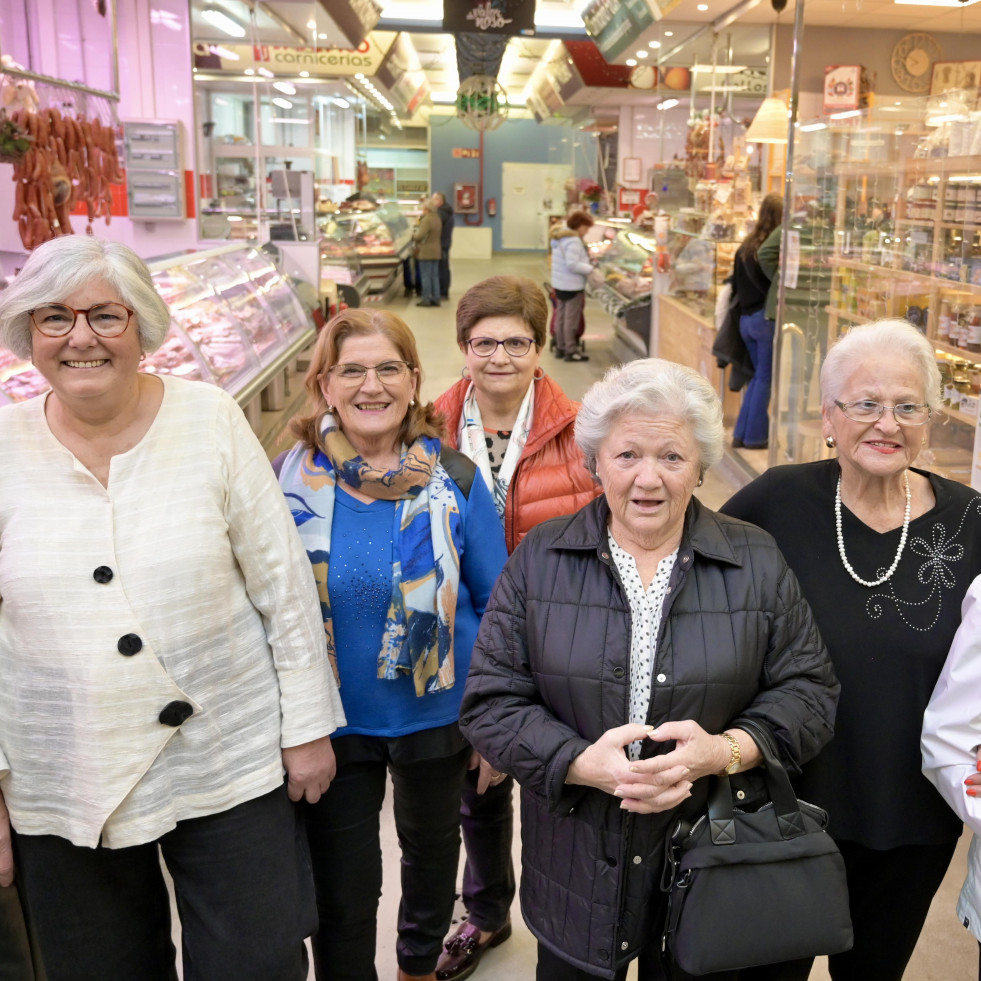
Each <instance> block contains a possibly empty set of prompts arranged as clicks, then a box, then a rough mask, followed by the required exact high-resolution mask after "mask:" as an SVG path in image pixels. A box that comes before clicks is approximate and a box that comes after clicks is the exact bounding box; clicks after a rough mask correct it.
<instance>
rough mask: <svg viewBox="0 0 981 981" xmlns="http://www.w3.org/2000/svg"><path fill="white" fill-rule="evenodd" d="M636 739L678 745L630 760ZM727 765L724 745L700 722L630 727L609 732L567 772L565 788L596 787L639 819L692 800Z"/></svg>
mask: <svg viewBox="0 0 981 981" xmlns="http://www.w3.org/2000/svg"><path fill="white" fill-rule="evenodd" d="M638 739H653V740H654V741H655V742H661V743H663V742H669V741H674V742H675V744H676V745H675V747H674V749H672V750H671V751H670V752H668V753H664V754H663V755H661V756H654V757H651V758H650V759H643V760H631V759H629V758H628V756H627V754H626V752H625V749H626V747H627V746H628V745H630V743H632V742H634V741H635V740H638ZM728 762H729V752H728V750H727V749H726V746H725V742H724V740H721V739H720V738H719V737H718V736H713V735H710V734H709V733H707V732H706V731H705V730H704V729H703V728H702V727H701V726H700V725H699V724H698V723H697V722H694V721H692V720H691V719H686V720H684V721H682V722H664V723H662V724H661V725H659V726H657V728H655V727H654V726H645V725H639V724H634V723H631V724H629V725H625V726H617V728H615V729H608V730H607V731H606V732H604V733H603V735H602V736H600V737H599V739H597V740H596V742H594V743H593V744H592V745H591V746H589V747H588V748H587V749H585V750H584V751H583V752H582V753H580V754H579V756H577V757H576V758H575V759H574V760H573V761H572V763H571V764H570V766H569V772H568V774H567V775H566V783H570V784H582V785H585V786H587V787H596V788H598V789H599V790H603V791H606V793H608V794H612V795H613V796H615V797H619V798H620V807H621V808H622V809H623V810H625V811H633V812H634V813H635V814H656V813H658V812H659V811H668V810H670V809H671V808H673V807H677V806H678V804H680V803H681V802H682V801H683V800H685V799H686V798H687V797H689V796H691V788H692V786H693V784H694V783H695V781H696V780H698V779H699V778H700V777H704V776H708V775H709V774H710V773H719V772H721V771H722V770H723V769H724V768H725V766H726V765H727V764H728Z"/></svg>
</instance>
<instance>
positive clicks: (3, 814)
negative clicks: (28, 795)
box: [0, 791, 14, 886]
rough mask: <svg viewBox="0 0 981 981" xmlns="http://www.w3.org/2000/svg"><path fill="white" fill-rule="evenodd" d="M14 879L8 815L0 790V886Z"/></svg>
mask: <svg viewBox="0 0 981 981" xmlns="http://www.w3.org/2000/svg"><path fill="white" fill-rule="evenodd" d="M13 881H14V849H13V845H11V843H10V815H9V814H8V813H7V804H6V802H5V801H4V799H3V792H2V791H0V886H9V885H10V884H11V883H12V882H13Z"/></svg>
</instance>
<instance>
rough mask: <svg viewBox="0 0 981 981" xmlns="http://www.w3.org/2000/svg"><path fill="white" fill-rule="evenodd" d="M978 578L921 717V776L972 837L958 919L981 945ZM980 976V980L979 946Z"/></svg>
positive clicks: (980, 974)
mask: <svg viewBox="0 0 981 981" xmlns="http://www.w3.org/2000/svg"><path fill="white" fill-rule="evenodd" d="M979 692H981V579H975V580H974V582H973V583H972V584H971V588H970V589H969V590H968V591H967V596H966V597H965V599H964V602H963V604H962V606H961V625H960V627H958V628H957V633H956V634H955V635H954V643H953V645H952V646H951V648H950V654H949V655H948V657H947V663H946V664H945V665H944V669H943V671H942V672H941V674H940V680H939V681H938V682H937V687H936V688H935V689H934V691H933V695H932V697H931V698H930V704H929V705H928V706H927V710H926V714H925V716H924V718H923V739H922V743H921V748H922V750H923V773H924V775H925V776H926V778H927V779H928V780H929V781H930V782H931V783H932V784H933V785H934V786H935V787H936V788H937V790H939V791H940V793H941V794H942V795H943V798H944V800H946V801H947V803H948V804H949V805H950V806H951V808H953V810H954V813H955V814H956V815H957V816H958V817H959V818H960V820H962V821H963V822H964V823H965V824H966V825H967V826H968V828H970V829H971V831H973V832H974V837H973V839H972V841H971V848H970V851H969V852H968V858H967V877H966V879H965V880H964V886H963V888H962V889H961V894H960V896H959V897H958V900H957V918H958V919H959V920H960V921H961V923H963V924H964V926H965V927H967V928H968V930H970V931H971V933H972V934H973V935H974V936H975V937H976V938H977V939H978V941H979V943H981V796H979V795H981V773H979V772H978V770H979V764H981V760H979V756H978V747H979V746H981V713H979V711H978V693H979ZM978 977H979V979H981V947H979V969H978Z"/></svg>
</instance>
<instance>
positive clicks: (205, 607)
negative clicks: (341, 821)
mask: <svg viewBox="0 0 981 981" xmlns="http://www.w3.org/2000/svg"><path fill="white" fill-rule="evenodd" d="M163 382H164V385H165V392H164V398H163V402H162V404H161V407H160V410H159V412H158V414H157V417H156V419H155V420H154V422H153V424H152V425H151V426H150V428H149V430H148V431H147V433H146V435H145V436H144V437H143V439H142V440H141V441H140V443H139V444H137V446H135V447H134V448H133V449H132V450H130V451H129V452H127V453H123V454H120V455H118V456H115V457H113V459H112V465H111V469H110V473H109V482H108V483H109V486H108V488H104V487H103V486H102V485H101V484H100V483H99V482H98V481H97V480H96V479H95V478H94V477H93V476H92V475H91V474H90V473H89V471H88V470H87V469H86V468H85V467H84V466H82V464H81V463H79V462H78V461H77V460H76V459H75V457H74V456H73V455H72V453H71V452H70V451H69V450H67V449H66V448H65V447H64V446H63V445H62V444H61V443H59V442H58V441H57V440H56V439H55V438H54V436H53V435H52V433H51V431H50V430H49V428H48V425H47V423H46V421H45V416H44V401H45V396H39V397H38V398H36V399H32V400H31V401H29V402H25V403H21V404H19V405H13V406H7V407H5V408H2V409H0V790H2V791H3V794H4V797H5V799H6V803H7V806H8V808H9V809H10V815H11V822H12V824H13V826H14V828H15V829H16V830H17V831H18V832H20V833H21V834H55V835H59V836H61V837H64V838H67V839H69V840H70V841H72V842H74V843H75V844H77V845H87V846H91V847H94V846H95V845H96V844H98V843H99V842H100V841H101V842H102V844H104V845H105V846H107V847H110V848H123V847H126V846H129V845H135V844H139V843H141V842H147V841H152V840H154V839H156V838H159V837H160V836H161V835H162V834H163V833H164V832H166V831H168V830H169V829H171V828H173V827H174V825H175V824H176V822H178V821H181V820H184V819H186V818H192V817H199V816H202V815H207V814H213V813H218V812H220V811H224V810H227V809H228V808H231V807H234V806H235V805H236V804H240V803H242V802H243V801H246V800H250V799H253V798H255V797H258V796H261V795H262V794H264V793H267V792H268V791H270V790H273V789H274V788H275V787H277V786H279V785H280V784H281V783H282V780H283V768H282V761H281V755H280V753H281V747H283V746H295V745H299V744H301V743H305V742H308V741H310V740H313V739H317V738H319V737H321V736H325V735H328V734H329V733H331V732H333V731H334V729H335V728H337V727H338V726H340V725H343V724H344V715H343V711H342V709H341V704H340V699H339V696H338V692H337V688H336V685H335V683H334V679H333V676H332V674H331V671H330V667H329V664H328V661H327V654H326V646H325V638H324V629H323V622H322V620H321V618H320V607H319V602H318V599H317V594H316V588H315V586H314V581H313V574H312V572H311V569H310V562H309V560H308V559H307V556H306V553H305V551H304V550H303V547H302V545H301V544H300V540H299V537H298V535H297V533H296V529H295V527H294V524H293V521H292V519H291V517H290V514H289V511H288V509H287V506H286V503H285V500H284V498H283V495H282V493H281V491H280V489H279V487H278V485H277V483H276V479H275V476H274V475H273V472H272V468H271V467H270V465H269V462H268V460H267V459H266V457H265V454H264V453H263V451H262V448H261V446H260V445H259V443H258V441H257V440H256V438H255V436H254V435H253V433H252V431H251V429H250V428H249V425H248V423H247V422H246V420H245V417H244V416H243V415H242V412H241V411H240V410H239V408H238V406H237V405H236V404H235V402H234V401H233V400H232V398H231V397H230V396H228V395H227V394H225V393H224V392H222V391H220V390H219V389H217V388H215V387H213V386H211V385H207V384H203V383H200V382H189V381H183V380H180V379H174V378H167V377H165V378H163Z"/></svg>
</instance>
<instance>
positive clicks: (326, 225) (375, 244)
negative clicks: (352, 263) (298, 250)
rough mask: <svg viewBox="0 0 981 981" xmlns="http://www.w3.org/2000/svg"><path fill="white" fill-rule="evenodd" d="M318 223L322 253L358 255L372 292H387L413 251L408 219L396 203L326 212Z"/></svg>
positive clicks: (369, 290)
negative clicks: (362, 208)
mask: <svg viewBox="0 0 981 981" xmlns="http://www.w3.org/2000/svg"><path fill="white" fill-rule="evenodd" d="M318 226H319V231H320V239H321V248H322V254H324V252H325V251H326V253H328V254H334V255H337V256H343V255H349V256H356V257H357V259H358V261H359V262H360V263H361V267H362V269H363V271H364V275H365V276H366V277H367V280H368V292H369V293H373V294H383V293H386V292H388V290H389V289H390V288H391V286H392V284H393V283H394V282H395V279H396V277H397V276H398V274H399V272H400V270H401V267H402V260H403V259H405V258H407V257H408V255H409V253H410V251H411V245H412V232H411V229H410V227H409V222H408V221H407V220H406V218H405V216H404V215H403V214H402V212H401V211H400V210H399V207H398V205H396V204H383V205H381V206H380V207H378V208H376V209H373V210H343V211H336V212H334V213H333V214H330V215H325V216H323V217H322V218H321V219H320V221H319V223H318Z"/></svg>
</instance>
